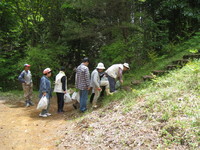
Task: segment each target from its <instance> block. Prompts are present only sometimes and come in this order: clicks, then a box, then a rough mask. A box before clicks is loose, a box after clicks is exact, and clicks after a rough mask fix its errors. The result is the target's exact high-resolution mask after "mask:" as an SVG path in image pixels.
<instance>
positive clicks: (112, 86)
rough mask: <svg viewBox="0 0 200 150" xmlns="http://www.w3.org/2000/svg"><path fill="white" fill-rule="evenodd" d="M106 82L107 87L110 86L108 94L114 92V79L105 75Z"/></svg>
mask: <svg viewBox="0 0 200 150" xmlns="http://www.w3.org/2000/svg"><path fill="white" fill-rule="evenodd" d="M107 78H108V81H109V85H110V92H115V84H116V81H115V79H114V78H112V77H111V76H109V75H107Z"/></svg>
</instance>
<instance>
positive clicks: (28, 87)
mask: <svg viewBox="0 0 200 150" xmlns="http://www.w3.org/2000/svg"><path fill="white" fill-rule="evenodd" d="M30 66H31V65H29V64H24V70H23V71H22V72H21V74H20V75H19V77H18V80H19V81H20V82H21V83H22V88H23V91H24V98H25V106H26V107H29V106H33V102H32V101H31V99H32V93H33V82H32V75H31V71H30Z"/></svg>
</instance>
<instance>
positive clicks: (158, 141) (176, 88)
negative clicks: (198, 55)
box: [59, 61, 200, 149]
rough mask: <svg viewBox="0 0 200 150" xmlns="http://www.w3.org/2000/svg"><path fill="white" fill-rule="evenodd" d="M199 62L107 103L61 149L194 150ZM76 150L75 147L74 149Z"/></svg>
mask: <svg viewBox="0 0 200 150" xmlns="http://www.w3.org/2000/svg"><path fill="white" fill-rule="evenodd" d="M199 66H200V61H194V62H190V63H189V64H188V65H187V66H185V67H183V68H182V69H180V70H176V71H172V72H170V73H169V74H167V75H165V76H162V77H159V78H156V79H155V80H154V81H152V82H146V83H144V84H142V85H141V86H140V87H138V88H137V89H132V91H131V92H125V91H121V92H118V93H116V94H115V95H113V96H109V97H107V98H106V99H105V100H104V102H105V103H106V104H107V102H106V101H110V100H111V99H112V100H115V101H112V102H110V103H109V104H108V105H107V106H106V107H102V108H101V109H99V110H97V111H92V112H88V113H87V114H86V115H85V116H84V117H82V118H79V119H78V120H75V121H74V128H71V127H70V131H69V129H66V132H67V133H68V134H67V135H66V137H65V140H63V142H61V144H60V145H59V147H61V148H62V147H63V146H64V145H65V146H66V145H67V143H70V145H80V143H82V145H84V146H83V147H82V148H85V149H89V148H90V149H109V148H111V149H198V148H199V147H200V145H199V143H200V115H199V114H200V101H199V99H200V94H199V90H200V83H199V82H198V81H199V79H200V68H199ZM77 148H79V147H77Z"/></svg>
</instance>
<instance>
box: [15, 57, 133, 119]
mask: <svg viewBox="0 0 200 150" xmlns="http://www.w3.org/2000/svg"><path fill="white" fill-rule="evenodd" d="M88 65H89V59H88V58H84V59H83V60H82V63H81V64H80V65H79V66H78V67H77V68H76V77H75V85H76V89H78V93H79V96H80V97H79V99H80V111H81V112H85V111H86V110H87V99H88V92H89V90H90V89H92V99H91V103H92V107H93V108H96V107H97V101H98V98H99V96H100V93H101V91H102V87H105V91H106V93H107V95H112V94H113V93H114V92H115V91H116V89H115V85H116V81H117V80H119V81H120V82H121V83H123V79H122V74H123V72H124V71H127V70H129V69H130V67H129V64H128V63H124V64H114V65H112V66H110V67H109V68H108V69H107V70H106V71H105V72H104V70H105V69H106V68H105V66H104V64H103V63H98V65H97V67H96V68H95V69H94V70H93V71H92V73H91V77H90V72H89V68H88ZM64 70H65V68H64V67H61V69H60V71H59V73H58V74H57V75H56V78H55V86H54V92H56V95H57V104H58V110H57V112H58V113H63V112H64V110H63V107H64V95H65V94H66V93H67V92H68V91H67V77H66V75H65V72H64ZM51 74H52V70H51V69H50V68H46V69H44V70H43V76H42V78H41V80H40V87H39V98H42V97H43V96H46V98H47V99H48V106H47V108H46V109H43V110H42V112H41V113H40V114H39V116H40V117H48V116H51V114H50V113H49V106H50V99H51V97H52V88H51V81H50V80H49V78H50V77H51ZM18 79H19V81H20V82H21V83H22V87H23V91H24V98H25V106H26V107H29V106H33V102H32V92H33V82H32V75H31V71H30V65H29V64H25V65H24V70H23V71H22V72H21V74H20V75H19V77H18Z"/></svg>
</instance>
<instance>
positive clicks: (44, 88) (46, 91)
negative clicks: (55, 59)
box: [39, 68, 52, 117]
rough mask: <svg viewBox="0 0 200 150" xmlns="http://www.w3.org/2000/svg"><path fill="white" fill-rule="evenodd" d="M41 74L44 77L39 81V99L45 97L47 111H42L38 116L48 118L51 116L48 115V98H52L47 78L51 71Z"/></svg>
mask: <svg viewBox="0 0 200 150" xmlns="http://www.w3.org/2000/svg"><path fill="white" fill-rule="evenodd" d="M43 74H44V75H43V76H42V78H41V80H40V89H39V98H40V99H41V98H42V96H46V98H47V99H48V106H47V109H43V110H42V112H41V113H40V114H39V116H40V117H48V116H51V114H50V113H49V106H50V98H51V97H52V89H51V81H50V80H49V78H50V77H51V69H50V68H46V69H44V71H43Z"/></svg>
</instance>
